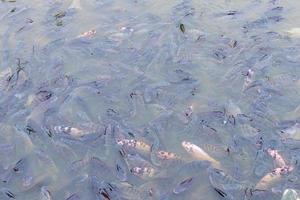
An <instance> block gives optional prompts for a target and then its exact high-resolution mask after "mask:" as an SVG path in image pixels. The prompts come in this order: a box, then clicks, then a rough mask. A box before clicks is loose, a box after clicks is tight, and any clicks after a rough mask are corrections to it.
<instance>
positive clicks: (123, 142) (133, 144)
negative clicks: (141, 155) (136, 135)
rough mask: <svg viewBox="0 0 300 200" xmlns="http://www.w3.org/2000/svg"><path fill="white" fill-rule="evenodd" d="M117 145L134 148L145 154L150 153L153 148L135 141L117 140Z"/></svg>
mask: <svg viewBox="0 0 300 200" xmlns="http://www.w3.org/2000/svg"><path fill="white" fill-rule="evenodd" d="M117 144H118V145H120V146H125V147H129V148H133V149H136V150H139V151H143V152H150V150H151V146H150V145H149V144H147V143H145V142H143V141H140V140H135V139H119V140H117Z"/></svg>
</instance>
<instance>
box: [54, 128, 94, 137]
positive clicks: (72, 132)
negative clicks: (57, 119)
mask: <svg viewBox="0 0 300 200" xmlns="http://www.w3.org/2000/svg"><path fill="white" fill-rule="evenodd" d="M53 130H54V131H55V133H65V134H68V135H71V136H73V137H75V138H79V137H82V136H85V135H87V134H88V131H84V130H82V129H79V128H75V127H70V126H54V127H53Z"/></svg>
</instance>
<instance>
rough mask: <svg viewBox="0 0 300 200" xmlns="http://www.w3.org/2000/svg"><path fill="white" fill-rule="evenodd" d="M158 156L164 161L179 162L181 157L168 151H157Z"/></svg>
mask: <svg viewBox="0 0 300 200" xmlns="http://www.w3.org/2000/svg"><path fill="white" fill-rule="evenodd" d="M156 156H157V157H158V158H160V159H162V160H179V159H180V156H179V155H177V154H175V153H172V152H168V151H161V150H160V151H157V152H156Z"/></svg>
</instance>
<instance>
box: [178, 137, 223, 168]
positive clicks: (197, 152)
mask: <svg viewBox="0 0 300 200" xmlns="http://www.w3.org/2000/svg"><path fill="white" fill-rule="evenodd" d="M181 145H182V147H183V148H184V149H185V150H186V151H187V152H188V153H189V154H190V155H191V156H193V157H194V158H196V159H197V160H203V161H205V160H206V161H209V162H210V163H211V164H212V166H214V167H216V168H220V162H219V161H217V160H215V159H214V158H212V157H211V156H210V155H208V153H206V152H205V151H204V150H203V149H201V148H200V147H199V146H197V145H195V144H193V143H191V142H187V141H183V142H182V143H181Z"/></svg>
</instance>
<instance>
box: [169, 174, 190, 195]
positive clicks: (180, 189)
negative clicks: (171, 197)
mask: <svg viewBox="0 0 300 200" xmlns="http://www.w3.org/2000/svg"><path fill="white" fill-rule="evenodd" d="M192 183H193V178H192V177H189V178H186V179H184V180H183V181H181V182H180V183H178V184H177V185H176V186H175V187H174V189H173V193H174V194H180V193H182V192H184V191H186V190H187V189H188V188H189V187H191V185H192Z"/></svg>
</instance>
